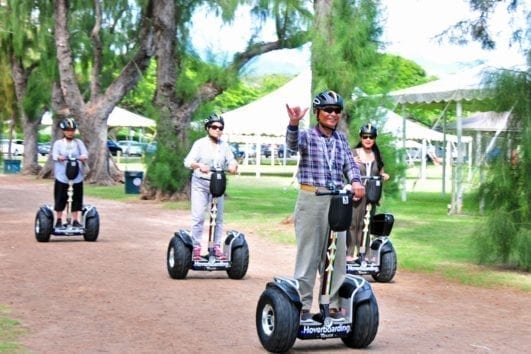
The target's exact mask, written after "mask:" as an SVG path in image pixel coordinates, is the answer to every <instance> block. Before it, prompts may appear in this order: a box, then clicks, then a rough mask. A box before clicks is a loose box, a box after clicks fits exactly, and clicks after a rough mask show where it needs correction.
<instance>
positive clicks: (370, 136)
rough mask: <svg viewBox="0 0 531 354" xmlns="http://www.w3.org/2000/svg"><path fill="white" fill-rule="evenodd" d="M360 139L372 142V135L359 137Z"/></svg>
mask: <svg viewBox="0 0 531 354" xmlns="http://www.w3.org/2000/svg"><path fill="white" fill-rule="evenodd" d="M361 138H362V139H371V140H374V136H372V135H364V136H362V137H361Z"/></svg>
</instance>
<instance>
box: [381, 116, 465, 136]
mask: <svg viewBox="0 0 531 354" xmlns="http://www.w3.org/2000/svg"><path fill="white" fill-rule="evenodd" d="M384 110H385V116H384V118H383V119H384V121H385V122H384V124H383V131H384V132H387V133H391V134H392V135H393V136H395V137H397V138H399V139H401V138H402V136H403V132H402V130H403V128H404V118H403V117H402V116H400V115H399V114H397V113H395V112H393V111H391V110H388V109H384ZM405 124H406V127H405V129H406V139H408V140H430V141H444V140H445V136H444V134H443V133H441V132H438V131H436V130H433V129H430V128H428V127H425V126H423V125H422V124H419V123H415V122H413V121H412V120H410V119H406V120H405ZM462 139H463V142H466V143H469V142H471V141H472V137H469V136H463V137H462ZM446 141H450V142H453V143H455V142H457V136H455V135H451V134H446Z"/></svg>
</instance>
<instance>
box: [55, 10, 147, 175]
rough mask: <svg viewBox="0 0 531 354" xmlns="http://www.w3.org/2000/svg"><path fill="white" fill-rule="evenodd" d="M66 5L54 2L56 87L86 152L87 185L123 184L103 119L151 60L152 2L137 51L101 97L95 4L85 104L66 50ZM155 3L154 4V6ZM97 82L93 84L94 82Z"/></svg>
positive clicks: (70, 52)
mask: <svg viewBox="0 0 531 354" xmlns="http://www.w3.org/2000/svg"><path fill="white" fill-rule="evenodd" d="M67 3H68V1H67V0H55V1H54V19H55V44H56V47H57V60H58V65H59V76H60V85H61V91H62V95H63V97H64V101H65V102H66V105H67V106H68V108H69V113H70V114H71V115H72V116H74V118H76V120H77V122H78V125H79V132H80V134H81V137H82V139H83V141H84V143H85V144H86V145H87V149H88V151H89V155H90V156H89V160H88V165H89V169H90V172H89V173H88V175H87V178H86V180H87V181H88V182H89V183H95V184H100V185H110V184H114V183H116V182H117V181H121V180H123V176H122V173H121V171H120V170H119V168H118V166H117V165H116V164H115V163H114V160H113V159H112V157H110V154H109V152H108V148H107V119H108V117H109V114H110V113H111V112H112V110H113V109H114V107H115V106H116V105H117V104H118V102H120V100H121V99H122V98H123V97H124V96H125V95H126V94H127V93H128V92H129V91H130V90H131V89H132V88H133V87H134V86H135V85H136V83H137V82H138V80H139V78H140V75H141V74H142V73H143V72H144V71H145V70H146V68H147V67H148V65H149V61H150V59H151V57H152V56H153V25H152V21H151V18H152V13H151V9H152V7H153V4H152V0H150V1H148V4H147V5H146V8H145V13H143V16H142V19H143V20H142V25H141V29H140V38H139V45H138V48H139V49H138V50H137V53H136V55H135V56H134V58H133V59H132V60H131V61H130V62H129V63H128V64H127V65H126V66H125V67H124V68H123V69H122V71H121V72H120V75H119V76H118V77H117V78H116V79H115V80H114V81H113V82H112V83H111V84H110V85H109V87H108V88H107V89H106V91H105V92H104V93H103V94H100V93H99V90H100V87H101V86H102V85H101V77H100V76H101V75H100V70H99V66H100V63H101V58H102V53H101V51H102V46H101V45H100V41H99V30H100V27H99V24H100V23H101V16H102V13H101V9H100V8H99V6H98V3H96V5H95V6H96V11H95V14H96V17H99V18H97V19H96V20H95V26H94V27H93V29H92V32H91V38H92V43H93V68H94V70H93V72H92V75H91V80H92V85H91V88H92V90H91V99H90V101H89V102H87V103H85V102H84V100H83V96H82V94H81V92H80V89H79V86H78V83H77V79H76V75H75V70H74V64H73V60H72V50H71V47H70V35H69V31H68V21H67V19H68V5H67ZM155 3H157V1H156V2H155ZM96 81H97V82H96Z"/></svg>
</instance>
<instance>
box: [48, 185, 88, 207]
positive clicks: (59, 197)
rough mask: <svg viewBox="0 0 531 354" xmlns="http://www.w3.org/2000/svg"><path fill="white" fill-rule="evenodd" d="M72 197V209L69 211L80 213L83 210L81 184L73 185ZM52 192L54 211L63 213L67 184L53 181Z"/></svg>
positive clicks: (66, 197) (66, 196)
mask: <svg viewBox="0 0 531 354" xmlns="http://www.w3.org/2000/svg"><path fill="white" fill-rule="evenodd" d="M73 187H74V195H73V196H72V209H71V211H81V210H82V209H83V182H79V183H74V186H73ZM53 192H54V196H55V205H54V210H55V211H63V210H65V207H66V201H67V199H68V195H67V192H68V184H67V183H62V182H59V181H58V180H55V184H54V186H53Z"/></svg>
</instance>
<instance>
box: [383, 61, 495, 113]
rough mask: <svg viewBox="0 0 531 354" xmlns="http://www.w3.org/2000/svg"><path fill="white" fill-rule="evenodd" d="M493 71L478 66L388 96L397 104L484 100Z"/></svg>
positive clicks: (486, 67) (487, 93) (492, 69)
mask: <svg viewBox="0 0 531 354" xmlns="http://www.w3.org/2000/svg"><path fill="white" fill-rule="evenodd" d="M495 71H496V69H495V68H493V67H491V66H487V65H480V66H478V67H475V68H472V69H469V70H465V71H462V72H460V73H457V74H454V75H450V76H447V77H445V78H443V79H440V80H436V81H431V82H428V83H425V84H422V85H417V86H413V87H409V88H405V89H402V90H397V91H393V92H391V93H390V94H389V96H391V97H392V98H393V99H394V101H395V102H396V103H398V104H406V103H432V102H448V101H462V100H466V101H470V100H472V99H484V98H486V97H488V96H489V94H491V91H490V86H489V84H488V78H489V76H490V74H492V73H493V72H495Z"/></svg>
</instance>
